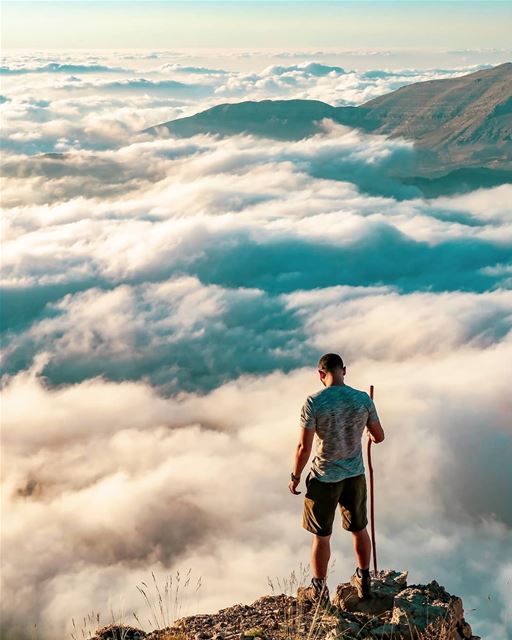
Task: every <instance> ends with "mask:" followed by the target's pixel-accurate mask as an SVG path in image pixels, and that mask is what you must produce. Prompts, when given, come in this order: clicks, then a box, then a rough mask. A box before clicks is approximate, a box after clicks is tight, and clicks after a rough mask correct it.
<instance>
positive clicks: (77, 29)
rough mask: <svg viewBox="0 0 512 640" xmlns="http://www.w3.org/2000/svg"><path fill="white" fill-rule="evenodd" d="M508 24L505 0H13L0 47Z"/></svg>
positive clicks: (306, 38)
mask: <svg viewBox="0 0 512 640" xmlns="http://www.w3.org/2000/svg"><path fill="white" fill-rule="evenodd" d="M405 5H407V9H405ZM511 27H512V3H508V2H503V1H497V2H467V1H465V2H463V1H461V0H459V1H456V2H432V1H428V2H409V1H407V0H398V1H395V2H384V1H377V2H370V1H363V2H322V1H316V2H311V1H309V2H294V1H292V0H285V1H282V2H267V1H264V0H259V1H258V0H255V1H254V0H253V1H241V2H240V1H238V2H237V1H234V0H227V1H224V2H216V1H214V0H207V1H205V2H185V1H182V2H180V1H178V2H152V1H150V0H138V1H137V2H122V1H120V0H114V1H111V2H96V1H85V2H84V1H82V2H78V1H77V2H46V1H44V0H35V1H32V2H22V1H18V0H11V1H9V2H4V4H3V16H2V46H3V47H4V48H69V47H71V48H108V47H114V48H116V47H148V48H160V47H164V48H165V47H280V48H284V47H352V48H368V47H386V48H400V47H405V48H407V47H414V48H429V49H437V48H500V47H508V46H509V40H510V32H511Z"/></svg>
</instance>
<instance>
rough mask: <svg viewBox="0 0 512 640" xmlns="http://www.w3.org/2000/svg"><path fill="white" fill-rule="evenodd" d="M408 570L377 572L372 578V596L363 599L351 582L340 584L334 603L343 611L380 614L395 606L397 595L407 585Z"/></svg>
mask: <svg viewBox="0 0 512 640" xmlns="http://www.w3.org/2000/svg"><path fill="white" fill-rule="evenodd" d="M407 573H408V572H407V571H402V572H401V573H399V572H398V571H392V570H390V569H386V570H384V571H379V572H377V575H376V576H375V577H374V578H373V580H372V594H371V597H370V598H365V599H363V600H361V599H360V598H359V597H358V595H357V591H356V589H355V587H353V586H352V585H351V584H350V583H349V582H345V583H343V584H340V585H339V586H338V587H337V589H336V594H335V595H334V597H333V599H332V604H333V606H334V607H336V608H337V609H340V610H341V611H349V612H352V613H354V612H357V613H364V614H365V615H368V616H370V615H371V616H379V615H381V614H382V613H384V612H385V611H390V610H391V609H392V608H393V602H394V598H395V596H396V595H397V594H398V593H399V592H400V591H402V590H403V589H404V588H405V587H406V586H407Z"/></svg>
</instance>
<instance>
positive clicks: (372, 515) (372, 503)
mask: <svg viewBox="0 0 512 640" xmlns="http://www.w3.org/2000/svg"><path fill="white" fill-rule="evenodd" d="M370 398H371V399H372V400H373V384H372V385H370ZM367 454H368V470H369V472H370V531H371V538H372V552H373V553H372V555H373V573H374V575H375V576H376V575H377V548H376V546H375V513H374V506H375V500H374V492H373V466H372V439H371V438H370V437H368V449H367Z"/></svg>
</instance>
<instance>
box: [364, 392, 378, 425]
mask: <svg viewBox="0 0 512 640" xmlns="http://www.w3.org/2000/svg"><path fill="white" fill-rule="evenodd" d="M366 395H367V398H368V400H367V402H368V405H367V407H368V419H367V421H366V424H367V425H370V424H373V423H374V422H380V420H379V416H378V415H377V409H376V408H375V404H374V403H373V400H372V399H371V398H370V396H369V395H368V394H366Z"/></svg>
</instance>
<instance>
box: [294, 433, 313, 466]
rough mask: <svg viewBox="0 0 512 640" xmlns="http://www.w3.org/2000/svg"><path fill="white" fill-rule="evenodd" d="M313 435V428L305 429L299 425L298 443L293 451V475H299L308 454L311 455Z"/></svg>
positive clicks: (306, 461)
mask: <svg viewBox="0 0 512 640" xmlns="http://www.w3.org/2000/svg"><path fill="white" fill-rule="evenodd" d="M314 436H315V430H314V429H305V428H304V427H301V430H300V439H299V444H298V445H297V450H296V452H295V466H294V468H293V475H294V476H297V477H299V476H300V474H301V473H302V471H303V470H304V467H305V466H306V465H307V463H308V460H309V456H310V455H311V449H312V447H313V438H314Z"/></svg>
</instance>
